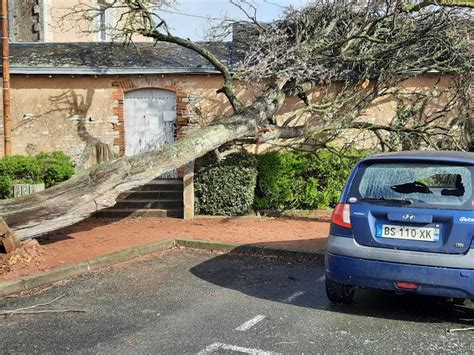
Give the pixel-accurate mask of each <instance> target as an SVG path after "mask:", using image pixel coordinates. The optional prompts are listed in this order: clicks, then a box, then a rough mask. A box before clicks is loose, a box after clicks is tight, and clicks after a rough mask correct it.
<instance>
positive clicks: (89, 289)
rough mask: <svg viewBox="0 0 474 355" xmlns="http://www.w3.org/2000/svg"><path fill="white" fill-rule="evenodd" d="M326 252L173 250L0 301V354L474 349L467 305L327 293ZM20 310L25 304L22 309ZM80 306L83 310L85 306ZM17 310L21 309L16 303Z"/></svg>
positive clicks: (366, 293)
mask: <svg viewBox="0 0 474 355" xmlns="http://www.w3.org/2000/svg"><path fill="white" fill-rule="evenodd" d="M323 274H324V270H323V265H322V260H321V258H318V259H315V260H311V259H309V260H307V259H304V260H302V259H296V260H294V259H275V258H264V257H257V256H251V255H247V256H239V255H232V254H221V255H218V254H212V253H206V252H196V251H186V250H171V251H167V252H164V253H162V254H159V255H154V256H153V257H149V258H146V259H142V260H137V261H134V262H129V263H127V264H123V265H120V266H117V267H114V268H111V269H109V270H104V271H101V272H98V273H94V274H92V275H87V276H82V277H78V278H76V279H73V280H70V281H69V282H64V283H61V284H59V285H55V286H53V287H51V288H49V289H47V290H45V291H44V292H42V293H40V294H39V295H36V296H28V297H20V298H7V299H4V300H2V301H1V302H0V310H2V311H5V310H14V309H20V308H25V307H30V306H34V305H37V304H41V303H48V302H50V301H52V300H55V299H57V298H58V297H61V298H59V299H57V300H56V301H55V302H53V303H51V304H49V305H45V306H42V307H35V308H30V309H27V310H26V311H40V310H56V311H58V310H59V311H62V310H67V309H69V310H70V309H73V310H77V311H81V312H60V313H35V314H13V315H10V316H2V318H1V319H0V334H1V337H0V343H1V352H2V353H64V352H69V353H86V354H88V353H94V354H111V353H113V354H118V353H127V354H130V353H162V354H175V353H176V354H178V353H186V354H212V353H218V354H242V353H244V354H245V353H248V354H277V353H287V354H296V353H335V352H337V353H372V352H379V353H380V352H383V353H386V352H397V353H398V352H401V353H405V352H410V353H425V352H443V353H448V352H451V353H470V352H472V351H473V350H474V331H465V332H455V333H450V332H447V330H449V329H452V328H463V327H468V326H471V325H474V319H473V318H474V311H471V310H469V309H464V308H462V307H459V306H455V305H453V304H451V303H449V302H446V301H445V300H441V299H437V298H431V297H422V296H418V297H417V296H398V295H394V294H390V293H385V292H378V291H368V290H364V291H361V292H360V293H359V294H358V295H357V296H356V298H355V302H354V304H353V305H350V306H334V305H331V304H330V303H329V301H328V300H327V299H326V296H325V293H324V277H323ZM23 311H25V310H23ZM83 311H84V312H83ZM19 312H22V311H19Z"/></svg>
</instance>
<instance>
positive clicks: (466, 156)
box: [363, 150, 474, 164]
mask: <svg viewBox="0 0 474 355" xmlns="http://www.w3.org/2000/svg"><path fill="white" fill-rule="evenodd" d="M374 160H417V161H420V160H421V161H423V160H426V161H434V162H450V163H463V164H466V163H467V164H474V153H469V152H457V151H447V150H425V151H403V152H393V153H381V154H376V155H372V156H369V157H367V158H366V159H364V160H363V161H374Z"/></svg>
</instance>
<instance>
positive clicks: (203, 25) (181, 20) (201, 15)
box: [160, 0, 307, 40]
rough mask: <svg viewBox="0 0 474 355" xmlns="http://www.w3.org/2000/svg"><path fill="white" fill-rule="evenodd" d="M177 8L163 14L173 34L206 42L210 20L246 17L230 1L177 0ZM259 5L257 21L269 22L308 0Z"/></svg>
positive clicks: (268, 0) (260, 0)
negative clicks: (284, 10)
mask: <svg viewBox="0 0 474 355" xmlns="http://www.w3.org/2000/svg"><path fill="white" fill-rule="evenodd" d="M177 1H178V5H177V7H176V8H173V9H170V11H173V12H178V13H181V14H177V13H166V12H160V15H161V16H162V17H163V18H164V19H165V20H166V21H167V23H168V25H169V26H170V28H171V30H172V33H173V34H175V35H178V36H180V37H185V38H190V39H192V40H202V39H204V37H205V35H206V33H207V31H206V30H207V29H208V28H209V20H208V18H216V19H223V18H224V17H226V16H227V17H232V18H242V17H243V15H242V13H241V12H240V10H238V9H237V8H236V7H235V6H233V5H232V4H230V3H229V0H177ZM252 2H253V3H254V4H255V5H256V6H257V8H258V11H257V18H258V19H259V20H260V21H270V20H273V19H276V18H278V17H279V15H280V13H281V10H282V7H284V6H289V5H293V6H295V7H300V6H301V5H303V4H304V3H306V2H307V0H252Z"/></svg>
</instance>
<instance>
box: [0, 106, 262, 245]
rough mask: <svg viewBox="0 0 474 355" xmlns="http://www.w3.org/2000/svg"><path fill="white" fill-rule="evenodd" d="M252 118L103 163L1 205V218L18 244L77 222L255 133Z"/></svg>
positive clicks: (239, 118) (240, 117)
mask: <svg viewBox="0 0 474 355" xmlns="http://www.w3.org/2000/svg"><path fill="white" fill-rule="evenodd" d="M254 122H255V117H247V116H245V115H235V116H233V117H230V118H227V119H225V120H223V121H222V122H220V123H218V124H214V125H211V126H207V127H204V128H201V129H199V130H197V131H196V132H194V133H193V134H191V135H189V136H188V137H186V138H184V139H182V140H179V141H176V142H174V143H172V144H168V145H166V146H165V147H164V148H162V149H159V150H155V151H151V152H147V153H144V154H140V155H136V156H133V157H122V158H119V159H116V160H112V161H109V162H105V163H102V164H99V165H97V166H96V167H93V168H91V169H89V170H88V171H86V172H83V173H81V174H80V175H78V176H76V177H74V178H72V179H71V180H69V181H66V182H64V183H63V184H61V185H58V186H56V187H54V188H51V189H48V190H45V191H44V192H41V193H37V194H35V195H31V196H26V197H21V198H18V199H14V200H6V201H2V202H0V217H3V218H4V220H5V221H6V223H7V224H8V225H9V227H10V228H11V229H13V230H14V231H15V232H16V233H17V234H18V235H19V237H20V238H21V239H27V238H33V237H35V236H39V235H41V234H44V233H47V232H50V231H53V230H56V229H59V228H62V227H66V226H69V225H71V224H73V223H76V222H79V221H81V220H83V219H85V218H87V217H89V216H91V215H92V214H93V213H95V212H96V211H98V210H100V209H103V208H107V207H110V206H113V205H114V204H115V200H116V198H117V196H118V195H119V194H120V193H121V192H123V191H126V190H129V189H131V188H133V187H136V186H140V185H143V184H146V183H147V182H148V181H150V180H152V179H153V178H155V177H156V176H158V175H160V174H162V173H165V172H167V171H169V170H172V169H176V168H178V167H179V166H182V165H184V164H185V163H187V162H189V161H192V160H194V159H196V158H198V157H200V156H202V155H204V154H205V153H207V152H209V151H211V150H213V149H216V148H218V147H219V146H221V145H222V144H224V143H226V142H229V141H232V140H235V139H237V138H242V137H245V136H249V135H254V134H255V123H254Z"/></svg>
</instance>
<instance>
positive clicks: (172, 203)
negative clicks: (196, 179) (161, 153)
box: [95, 179, 184, 218]
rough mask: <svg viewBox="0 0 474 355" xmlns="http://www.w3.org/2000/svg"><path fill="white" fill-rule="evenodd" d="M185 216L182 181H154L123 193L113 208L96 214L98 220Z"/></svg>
mask: <svg viewBox="0 0 474 355" xmlns="http://www.w3.org/2000/svg"><path fill="white" fill-rule="evenodd" d="M183 216H184V205H183V180H182V179H155V180H152V181H150V182H149V183H148V184H146V185H143V186H139V187H137V188H134V189H132V190H130V191H126V192H123V193H121V194H120V195H119V197H118V198H117V202H116V203H115V205H114V206H113V207H110V208H106V209H104V210H101V211H99V212H97V213H96V214H95V217H97V218H124V217H174V218H183Z"/></svg>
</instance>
